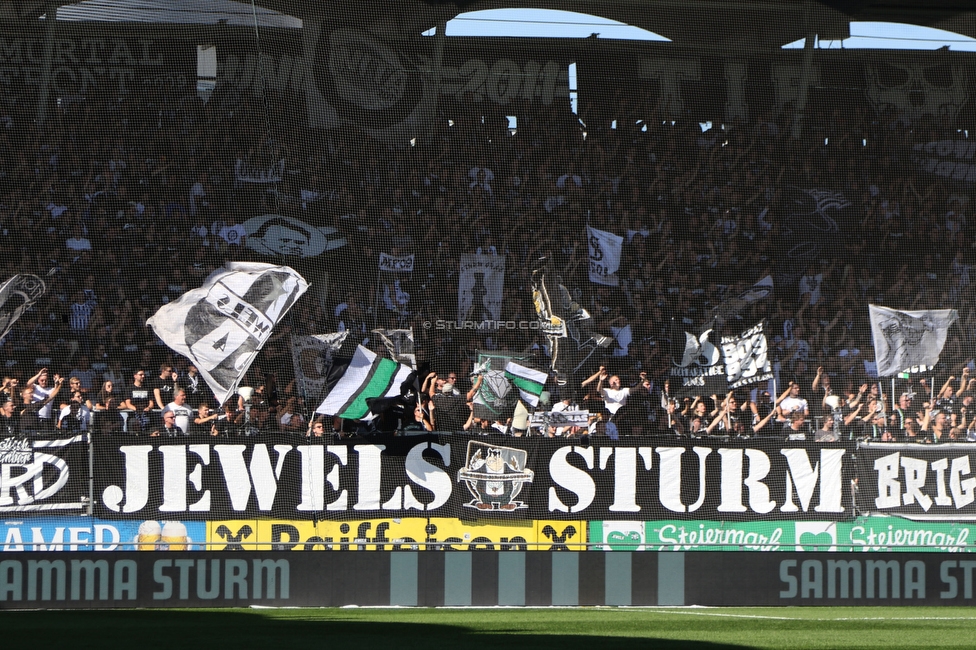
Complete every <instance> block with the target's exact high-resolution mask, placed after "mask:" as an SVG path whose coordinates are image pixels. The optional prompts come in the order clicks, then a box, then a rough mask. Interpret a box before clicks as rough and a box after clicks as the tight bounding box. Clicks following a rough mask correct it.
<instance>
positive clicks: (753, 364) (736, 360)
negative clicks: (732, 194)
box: [722, 323, 773, 390]
mask: <svg viewBox="0 0 976 650" xmlns="http://www.w3.org/2000/svg"><path fill="white" fill-rule="evenodd" d="M722 356H724V357H725V376H726V379H727V380H728V382H729V390H734V389H736V388H742V387H743V386H751V385H753V384H759V383H762V382H765V381H769V380H770V379H772V378H773V367H772V364H770V362H769V345H768V343H767V341H766V333H765V332H764V331H763V323H759V324H758V325H756V326H754V327H750V328H749V329H747V330H746V331H744V332H742V333H741V334H738V335H736V336H723V337H722Z"/></svg>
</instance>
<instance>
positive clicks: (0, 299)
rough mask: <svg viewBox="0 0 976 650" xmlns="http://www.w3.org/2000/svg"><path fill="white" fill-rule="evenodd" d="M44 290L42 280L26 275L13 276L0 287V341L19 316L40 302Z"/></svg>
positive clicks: (45, 287) (45, 286) (44, 286)
mask: <svg viewBox="0 0 976 650" xmlns="http://www.w3.org/2000/svg"><path fill="white" fill-rule="evenodd" d="M46 290H47V285H45V284H44V280H42V279H40V278H39V277H37V276H36V275H29V274H26V273H21V274H18V275H15V276H14V277H12V278H10V279H9V280H7V281H6V282H4V283H3V285H2V286H0V339H2V338H3V337H5V336H7V334H8V333H9V332H10V328H12V327H13V326H14V323H16V322H17V319H18V318H20V315H21V314H23V313H24V312H25V311H27V310H28V309H30V307H31V306H33V305H34V303H36V302H37V301H38V300H40V298H41V296H43V295H44V292H45V291H46Z"/></svg>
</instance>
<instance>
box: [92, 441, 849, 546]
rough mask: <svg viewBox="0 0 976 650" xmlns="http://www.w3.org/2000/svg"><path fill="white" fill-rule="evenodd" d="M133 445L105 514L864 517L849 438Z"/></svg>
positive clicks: (100, 462)
mask: <svg viewBox="0 0 976 650" xmlns="http://www.w3.org/2000/svg"><path fill="white" fill-rule="evenodd" d="M746 442H748V443H750V444H749V445H748V446H747V445H746V444H745V443H746ZM132 443H134V444H130V443H129V442H128V441H125V442H123V441H120V440H119V439H118V438H98V439H96V440H95V441H94V459H95V468H96V472H95V481H94V483H95V488H94V494H93V497H94V510H95V515H96V516H98V517H102V518H106V519H130V518H131V519H143V520H168V519H179V520H187V519H189V520H209V521H217V520H246V519H257V518H261V519H267V518H280V519H286V520H294V519H299V520H301V519H312V520H337V521H342V520H349V519H356V518H362V519H376V518H382V517H393V518H408V517H446V518H451V519H462V520H475V519H488V520H491V521H497V522H518V521H525V520H531V521H541V520H549V519H558V520H615V519H620V520H634V519H635V518H636V517H642V518H645V517H646V520H657V519H665V518H667V519H703V520H710V519H714V520H720V521H767V520H770V519H795V520H814V521H822V520H827V521H832V520H850V519H852V518H853V511H852V508H851V494H850V492H849V486H850V485H851V480H852V478H853V456H852V453H851V452H852V450H853V447H852V446H851V445H845V444H810V443H804V442H784V441H782V440H775V441H761V440H754V441H745V442H737V443H712V444H707V443H704V442H702V441H691V442H687V443H680V442H678V441H677V440H675V439H671V438H662V439H657V440H655V439H645V440H633V441H628V442H620V443H616V444H596V443H592V444H589V445H585V446H577V445H573V444H566V443H565V442H563V441H559V440H549V439H541V438H528V439H519V438H508V437H500V436H499V437H497V438H495V437H487V438H485V437H478V438H477V439H472V438H470V437H468V436H463V435H429V436H416V437H396V438H393V437H391V438H389V439H387V440H385V441H382V442H380V441H373V442H370V443H366V442H365V441H358V442H350V443H349V444H315V443H314V442H313V443H306V442H298V441H296V442H291V441H285V440H281V439H277V440H267V441H262V440H260V439H246V441H245V440H241V441H240V442H238V441H236V440H234V441H230V440H228V441H223V440H220V441H212V440H208V441H200V442H198V443H190V444H181V443H180V442H174V441H169V440H142V439H137V440H134V441H132ZM418 541H420V540H418Z"/></svg>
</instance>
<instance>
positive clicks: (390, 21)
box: [0, 0, 976, 51]
mask: <svg viewBox="0 0 976 650" xmlns="http://www.w3.org/2000/svg"><path fill="white" fill-rule="evenodd" d="M257 5H258V7H259V9H258V18H259V25H262V26H276V27H298V26H300V25H301V23H300V22H299V20H300V19H302V18H307V17H315V16H319V17H327V18H328V19H329V20H331V21H335V20H339V21H344V22H347V23H349V24H358V25H362V26H365V27H367V28H368V29H370V30H372V31H374V32H376V33H378V34H381V35H384V36H386V37H388V38H395V37H397V36H399V37H401V38H411V37H413V36H416V35H418V34H419V33H421V32H423V31H425V30H427V29H430V28H431V27H434V26H436V25H437V23H438V22H440V21H446V20H450V19H452V18H454V17H455V16H457V15H458V14H459V13H462V12H465V11H474V10H483V9H496V8H518V7H526V8H530V7H531V8H538V9H562V10H570V11H575V12H579V13H587V14H592V15H595V16H603V17H606V18H610V19H612V20H617V21H620V22H623V23H626V24H630V25H634V26H636V27H640V28H642V29H646V30H648V31H651V32H654V33H657V34H660V35H662V36H665V37H667V38H668V39H670V40H671V41H672V42H673V43H674V44H675V45H677V46H685V47H700V48H703V49H712V50H714V49H719V50H727V51H734V50H738V51H743V50H746V51H764V50H766V51H771V50H778V49H780V48H781V47H782V46H783V45H785V44H787V43H791V42H793V41H796V40H798V39H802V38H804V37H805V36H806V35H807V34H808V33H810V32H815V33H817V34H818V35H819V36H820V38H821V39H831V38H843V37H844V36H845V35H846V34H847V32H848V22H849V21H851V20H857V21H883V22H893V23H907V24H915V25H925V26H929V27H937V28H939V29H944V30H946V31H950V32H956V33H958V34H963V35H966V36H970V37H974V38H976V11H974V7H973V3H972V1H971V0H927V1H926V2H924V3H923V2H919V1H918V0H612V1H607V0H579V1H575V2H566V1H565V0H457V4H455V3H448V2H444V1H443V0H397V1H396V2H392V1H391V0H361V1H360V2H355V3H343V2H322V1H317V0H257ZM459 5H460V6H459ZM45 6H46V5H45V3H43V2H38V1H37V0H27V1H21V0H0V21H3V22H10V21H14V20H31V19H36V18H37V17H38V16H40V15H42V14H43V13H44V9H45ZM262 9H263V11H262ZM61 15H63V16H64V18H65V19H74V20H96V21H120V20H123V21H128V22H160V23H197V24H200V23H203V24H216V23H217V22H226V23H227V24H238V25H253V24H254V23H253V20H254V16H253V15H252V13H251V5H250V3H238V2H233V1H232V0H206V1H203V0H85V1H83V2H70V3H64V4H63V9H62V10H60V11H59V16H61ZM69 16H73V18H69Z"/></svg>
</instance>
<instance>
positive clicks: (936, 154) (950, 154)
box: [912, 139, 976, 183]
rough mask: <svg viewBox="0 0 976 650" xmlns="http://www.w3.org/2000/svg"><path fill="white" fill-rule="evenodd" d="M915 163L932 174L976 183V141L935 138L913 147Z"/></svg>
mask: <svg viewBox="0 0 976 650" xmlns="http://www.w3.org/2000/svg"><path fill="white" fill-rule="evenodd" d="M912 151H913V155H912V158H913V159H914V161H915V164H916V165H918V166H919V167H920V168H921V169H924V170H925V171H926V172H928V173H930V174H936V175H937V176H942V177H944V178H951V179H953V180H957V181H965V182H967V183H976V162H974V155H976V143H974V142H972V141H970V140H963V139H959V140H935V141H932V142H920V143H918V144H916V145H914V146H913V147H912Z"/></svg>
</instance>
